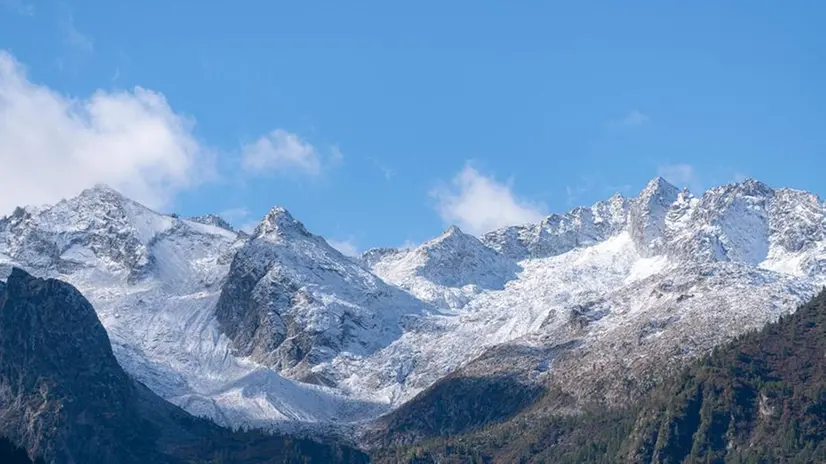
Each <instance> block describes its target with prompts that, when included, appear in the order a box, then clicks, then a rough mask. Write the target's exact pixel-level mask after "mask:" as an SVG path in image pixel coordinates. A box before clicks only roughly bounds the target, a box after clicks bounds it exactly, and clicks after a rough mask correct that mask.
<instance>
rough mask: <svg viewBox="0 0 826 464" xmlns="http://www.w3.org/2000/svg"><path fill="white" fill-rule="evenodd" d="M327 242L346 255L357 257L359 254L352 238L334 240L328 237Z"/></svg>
mask: <svg viewBox="0 0 826 464" xmlns="http://www.w3.org/2000/svg"><path fill="white" fill-rule="evenodd" d="M327 243H329V244H330V246H331V247H333V248H335V249H336V250H338V251H339V252H341V254H343V255H344V256H350V257H356V256H358V255H359V250H358V247H357V246H356V245H355V244H354V243H353V242H352V241H350V240H333V239H329V238H328V239H327Z"/></svg>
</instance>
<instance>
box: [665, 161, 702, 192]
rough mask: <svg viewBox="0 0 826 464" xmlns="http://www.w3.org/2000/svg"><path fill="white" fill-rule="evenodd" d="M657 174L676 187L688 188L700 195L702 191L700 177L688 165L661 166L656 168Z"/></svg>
mask: <svg viewBox="0 0 826 464" xmlns="http://www.w3.org/2000/svg"><path fill="white" fill-rule="evenodd" d="M657 173H658V175H660V176H662V178H664V179H665V180H667V181H669V182H671V183H672V184H674V185H676V186H677V187H688V188H689V190H691V191H692V192H694V193H701V192H703V190H704V188H703V183H702V182H701V180H700V176H699V175H698V174H697V171H696V169H694V166H692V165H690V164H686V163H679V164H666V165H661V166H659V167H658V168H657Z"/></svg>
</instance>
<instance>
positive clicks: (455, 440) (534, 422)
mask: <svg viewBox="0 0 826 464" xmlns="http://www.w3.org/2000/svg"><path fill="white" fill-rule="evenodd" d="M552 399H553V398H544V399H541V400H539V401H538V402H537V404H536V405H534V407H532V408H530V409H529V410H526V411H524V412H523V413H521V414H519V415H518V416H516V417H515V418H514V419H512V420H510V421H508V422H506V423H504V424H498V425H492V426H490V427H488V428H486V429H483V430H479V431H476V432H473V433H469V434H465V435H459V436H453V437H445V438H440V439H434V440H430V441H427V442H424V443H420V444H418V445H415V446H409V447H404V448H396V449H385V450H383V451H380V452H377V453H376V454H375V457H376V460H377V461H379V462H415V463H427V462H437V461H438V462H440V463H452V462H455V463H465V462H468V463H469V462H480V463H481V462H547V463H566V462H569V463H580V462H582V463H586V462H591V463H610V462H640V463H647V462H655V463H686V462H689V463H693V462H702V463H728V462H734V463H774V462H790V463H797V462H799V463H810V462H826V292H824V293H821V294H820V295H819V296H817V297H816V298H814V299H813V300H812V301H811V302H810V303H808V304H806V305H804V306H802V307H801V308H799V309H798V310H797V311H796V312H795V313H794V314H792V315H789V316H786V317H783V318H782V319H781V320H779V321H777V322H776V323H772V324H769V325H768V326H766V327H765V328H764V329H763V330H761V331H759V332H754V333H750V334H747V335H744V336H741V337H740V338H738V339H737V340H735V341H733V342H732V343H730V344H728V345H725V346H722V347H719V348H717V349H715V350H714V352H713V353H712V354H711V355H709V356H707V357H705V358H703V359H701V360H699V361H697V362H696V363H694V364H693V365H692V366H690V367H689V368H687V369H686V370H685V371H684V372H683V373H682V374H681V375H679V376H676V377H674V378H672V379H670V380H668V381H666V382H664V383H663V384H661V385H660V386H659V387H658V388H656V389H655V390H654V391H653V392H651V394H650V395H649V396H647V397H646V398H645V399H644V400H643V401H642V402H641V403H640V404H638V405H637V406H636V407H634V408H633V409H625V410H615V411H585V412H583V413H582V414H580V415H577V416H567V417H560V416H552V415H547V414H543V413H542V409H543V408H542V404H543V402H547V401H550V400H552Z"/></svg>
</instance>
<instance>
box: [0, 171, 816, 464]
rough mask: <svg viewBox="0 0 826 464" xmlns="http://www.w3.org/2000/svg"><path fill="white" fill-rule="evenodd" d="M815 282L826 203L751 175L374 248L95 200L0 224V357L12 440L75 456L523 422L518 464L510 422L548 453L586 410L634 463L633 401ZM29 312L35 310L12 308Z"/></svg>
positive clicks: (771, 316)
mask: <svg viewBox="0 0 826 464" xmlns="http://www.w3.org/2000/svg"><path fill="white" fill-rule="evenodd" d="M12 269H18V271H12ZM19 269H23V270H25V272H24V273H23V271H20V270H19ZM824 270H826V205H824V203H823V202H822V201H821V199H820V198H818V197H817V195H814V194H811V193H808V192H803V191H798V190H793V189H788V188H772V187H769V186H767V185H765V184H763V183H761V182H758V181H755V180H751V179H749V180H745V181H742V182H737V183H733V184H729V185H724V186H720V187H715V188H712V189H709V190H707V191H706V192H703V193H701V194H700V193H698V194H697V195H695V194H693V193H691V192H690V191H688V190H686V189H683V190H681V189H679V188H677V187H675V186H673V185H671V184H669V183H668V182H666V181H665V180H664V179H662V178H655V179H653V180H651V181H650V182H648V183H647V185H645V187H644V188H643V189H642V190H641V191H640V192H639V194H637V195H636V196H634V197H628V198H626V197H624V196H622V195H619V194H617V195H613V196H611V197H610V198H608V199H605V200H603V201H598V202H596V203H594V204H593V205H591V206H581V207H577V208H574V209H572V210H571V211H569V212H567V213H561V214H552V215H550V216H548V217H546V218H544V219H542V220H540V221H538V222H536V223H533V224H522V225H512V226H508V227H504V228H502V229H498V230H494V231H491V232H489V233H486V234H484V235H482V236H478V237H477V236H473V235H470V234H467V233H464V232H462V231H461V230H460V229H459V228H457V227H448V228H447V229H446V230H445V231H444V232H443V233H442V234H440V235H438V236H437V237H434V238H433V239H431V240H428V241H426V242H424V243H422V244H420V245H417V246H411V247H408V248H402V249H376V250H368V251H367V252H365V253H364V254H363V255H362V256H361V257H348V256H344V255H343V254H342V253H340V252H339V251H338V250H336V249H335V248H334V247H332V246H330V244H329V243H327V241H326V240H325V239H324V238H323V237H321V236H319V235H315V234H313V233H311V232H310V231H309V230H308V229H307V228H306V227H305V226H304V225H303V224H302V223H301V222H300V221H299V220H298V219H296V218H294V217H293V216H292V215H291V214H290V213H289V212H287V210H286V209H284V208H281V207H274V208H272V209H271V210H270V211H269V212H268V214H266V215H265V216H264V217H263V218H262V220H261V221H260V223H259V224H258V226H257V227H256V228H255V230H254V231H253V232H252V233H250V234H247V233H241V232H239V231H238V230H236V229H233V227H231V226H230V225H229V224H227V223H226V221H223V220H222V219H220V218H218V217H216V216H199V217H193V218H183V217H181V216H177V215H169V214H162V213H159V212H157V211H153V210H152V209H150V208H147V207H145V206H144V205H141V204H139V203H138V202H135V201H133V200H130V199H128V198H126V197H124V196H123V195H121V194H120V193H118V192H116V191H115V190H113V189H111V188H108V187H105V186H96V187H94V188H91V189H88V190H85V191H83V192H82V193H80V195H78V196H77V197H74V198H69V199H66V200H63V201H60V202H58V203H57V204H54V205H51V206H44V207H26V208H18V209H17V210H16V211H15V212H14V213H13V214H11V215H9V216H7V217H4V218H2V219H0V277H5V276H7V275H9V274H11V277H10V280H9V289H11V290H13V291H10V292H6V293H7V294H8V295H16V294H19V295H23V296H21V297H19V298H14V299H10V300H9V301H8V302H7V303H4V304H6V305H7V307H6V309H8V310H9V311H10V312H8V313H7V314H5V315H4V316H3V317H6V318H8V324H6V325H4V326H3V327H0V331H3V335H4V337H3V340H0V346H4V347H5V348H4V350H6V352H7V353H12V352H13V350H15V349H17V345H21V346H23V347H24V348H25V349H23V350H22V353H24V354H25V356H24V357H15V356H11V355H5V357H4V358H2V359H3V362H4V363H5V364H7V365H6V366H0V368H2V369H6V370H5V371H1V372H0V374H3V375H4V376H5V377H7V378H8V379H9V380H8V381H6V383H5V384H3V385H4V386H3V388H2V389H0V398H7V400H6V402H5V403H3V404H6V405H7V407H5V409H4V411H6V413H7V414H8V421H7V422H6V423H7V424H11V425H8V426H7V429H3V430H0V432H2V433H0V435H5V436H7V437H8V438H9V439H11V440H12V441H13V443H16V444H20V445H22V446H23V447H24V448H25V449H26V450H27V452H29V453H31V455H32V456H33V457H37V456H44V457H46V458H48V459H52V460H55V459H57V460H60V459H62V460H63V461H67V462H68V461H69V460H71V459H74V460H77V459H79V458H77V456H76V454H77V453H80V455H82V454H83V453H86V452H93V451H94V452H111V453H115V454H113V456H114V455H117V456H121V454H120V453H124V454H123V456H125V457H124V458H123V461H124V462H129V459H133V460H140V459H155V460H158V461H160V462H163V459H190V460H192V459H195V460H198V459H200V460H202V461H203V460H205V459H207V458H209V459H212V458H213V457H214V456H213V454H210V455H209V456H207V455H202V454H198V453H202V452H203V451H198V450H203V449H210V450H212V451H213V452H214V455H220V456H222V457H221V459H224V460H225V461H226V460H227V459H230V458H232V457H233V453H234V452H235V451H233V450H238V449H239V448H237V447H236V445H237V446H241V445H240V443H248V441H249V440H252V441H253V442H255V443H257V444H256V445H255V446H249V447H247V448H248V449H249V450H250V451H251V452H256V451H255V450H261V449H270V450H275V451H273V452H271V453H268V454H271V455H273V456H299V455H301V456H303V455H307V454H308V455H309V456H313V457H315V458H317V459H322V456H326V457H327V458H329V456H331V455H333V454H335V455H337V454H338V453H344V454H347V453H351V454H348V455H347V456H350V458H351V459H356V460H357V459H361V458H363V456H362V455H359V454H357V453H356V452H355V451H353V450H352V449H350V448H346V447H343V446H338V445H335V443H329V444H328V445H324V444H317V443H314V442H310V441H302V440H294V439H289V438H286V437H284V436H283V434H285V433H286V434H290V435H291V436H310V437H328V436H331V435H335V436H339V437H344V438H345V439H346V440H347V441H348V442H350V443H365V444H366V445H368V446H371V447H376V446H378V447H385V448H388V447H397V446H402V447H404V446H410V445H415V444H417V443H426V442H429V441H431V440H441V439H443V438H444V437H445V436H454V437H456V436H463V437H465V436H472V435H474V434H477V433H482V431H485V430H488V431H489V430H494V429H497V428H498V427H503V428H506V427H511V428H509V429H508V430H516V431H517V432H514V433H516V435H513V436H512V437H511V438H510V439H509V440H508V443H505V444H507V445H508V446H505V445H504V444H500V445H497V446H499V448H502V450H503V452H504V451H505V450H507V449H511V448H509V447H510V446H511V445H510V443H512V444H513V446H515V447H516V446H517V444H518V443H526V442H525V441H524V440H530V439H531V438H530V437H531V435H530V433H527V432H524V433H523V432H521V431H518V429H513V428H512V427H514V424H529V425H530V424H535V423H544V424H546V425H548V427H545V428H544V429H543V428H539V429H536V430H544V431H545V432H543V433H547V434H548V435H547V436H545V437H540V438H541V439H540V440H538V441H537V442H539V443H546V442H547V443H551V442H553V443H555V442H556V441H559V443H560V446H559V447H557V448H555V449H556V450H562V449H564V446H565V445H564V444H565V443H575V442H577V440H579V439H580V438H581V439H583V440H586V441H587V440H592V439H593V438H594V437H590V436H585V435H582V436H579V435H577V432H576V431H577V430H582V429H581V428H580V427H579V425H578V424H579V421H581V420H584V419H583V418H586V417H588V415H589V414H590V412H591V411H597V412H604V411H613V412H611V413H610V414H608V413H604V414H599V415H598V416H596V418H595V419H594V420H595V421H596V422H594V423H593V425H592V426H591V428H592V429H594V430H602V429H603V428H602V425H600V424H610V423H612V422H611V421H615V419H616V421H618V423H621V424H626V426H627V429H617V428H611V427H615V426H613V425H612V426H610V427H609V428H606V429H604V430H606V434H604V435H598V436H599V437H606V436H608V437H611V436H614V435H616V436H623V437H624V438H623V440H622V442H621V443H619V442H617V441H616V440H612V441H610V443H608V444H606V445H605V447H603V448H604V449H609V448H610V449H612V450H614V451H616V452H620V451H622V452H623V453H625V454H623V456H631V455H630V454H628V453H630V451H628V449H630V448H629V447H630V446H631V445H629V444H628V443H626V438H627V437H626V436H627V435H629V434H631V431H632V430H633V431H635V432H634V433H635V436H641V437H642V436H644V434H642V433H641V432H640V431H639V430H637V429H635V427H636V423H637V416H636V415H634V416H633V418H632V416H631V415H628V414H626V413H625V412H623V411H627V410H630V408H634V407H637V406H638V405H640V404H643V403H644V402H645V401H648V400H646V398H649V395H650V392H651V391H656V390H657V389H659V388H661V386H662V385H664V384H666V383H667V382H668V381H669V380H668V379H671V378H674V376H675V375H677V374H678V373H679V372H682V369H683V368H684V367H685V366H686V365H689V364H691V363H692V362H694V361H695V360H696V359H698V358H700V357H702V356H705V355H707V354H709V353H710V352H711V351H712V350H713V349H714V347H716V346H720V345H723V344H726V343H728V342H730V341H731V340H733V339H735V338H737V337H738V336H741V335H742V334H744V333H747V332H749V331H754V330H757V329H760V328H762V327H764V325H765V324H766V323H768V322H771V321H776V320H777V319H778V318H780V317H781V316H784V315H787V314H789V313H790V312H791V311H793V310H794V308H796V307H797V306H799V305H800V304H802V303H804V302H806V301H808V300H810V299H811V298H812V297H813V296H814V295H816V294H817V292H818V291H819V289H820V288H822V287H823V285H824V284H826V273H825V272H824ZM23 274H26V275H29V274H30V276H29V277H27V278H26V279H24V278H23ZM31 276H34V277H31ZM27 279H34V280H32V282H40V283H31V285H30V284H29V283H26V282H29V280H27ZM56 281H62V282H65V283H66V284H64V285H70V286H71V288H72V289H77V290H78V291H79V292H81V293H82V294H83V295H84V297H85V298H83V299H82V301H83V303H82V304H81V303H77V302H76V301H75V300H78V301H81V299H80V298H79V297H77V296H74V297H70V296H69V295H73V294H74V295H76V294H77V291H75V290H72V291H69V290H67V289H65V288H64V287H61V285H59V284H56V283H48V282H56ZM43 282H47V283H43ZM20 289H28V290H26V292H22V293H21V291H22V290H20ZM15 292H17V293H15ZM52 292H54V294H53V293H52ZM50 295H51V296H50ZM54 295H57V296H59V298H57V299H56V298H53V296H54ZM86 299H88V301H86ZM24 307H25V308H35V309H38V310H39V311H40V312H38V311H34V310H33V309H32V310H31V311H28V310H27V311H18V310H15V311H11V309H13V308H24ZM80 307H82V308H85V309H83V310H82V312H78V313H77V314H74V313H72V314H73V316H72V317H74V318H76V319H71V318H69V316H66V315H57V316H53V315H52V312H55V311H57V312H59V311H58V309H59V308H80ZM49 308H51V309H49ZM92 308H94V310H92ZM47 309H48V311H47ZM43 311H46V312H45V313H43ZM77 318H79V319H77ZM101 326H102V327H101ZM41 327H48V328H49V330H48V331H45V332H44V331H42V330H35V329H37V328H41ZM87 327H93V328H92V329H89V330H86V329H84V328H87ZM94 327H97V328H94ZM104 336H105V337H108V340H107V339H104ZM48 347H54V348H61V349H62V351H60V352H55V353H51V352H48V351H46V350H47V348H48ZM26 350H29V351H26ZM68 353H71V354H68ZM90 359H95V360H98V359H100V360H103V361H100V362H97V361H95V363H91V362H90V361H89V360H90ZM55 366H57V367H55ZM84 366H85V367H84ZM77 369H80V370H77ZM41 371H42V372H41ZM35 375H36V377H34V376H35ZM38 379H41V380H38ZM56 379H57V380H56ZM0 380H2V379H0ZM99 380H101V381H99ZM67 382H68V383H67ZM58 387H60V388H58ZM43 392H45V393H43ZM44 394H45V395H46V396H45V400H44V399H43V398H44V396H43V395H44ZM767 395H768V393H767ZM161 398H162V399H161ZM690 398H696V397H690ZM706 398H710V397H709V396H703V397H702V398H701V399H702V401H703V402H702V404H703V405H705V404H706V403H707V401H710V400H707V399H706ZM767 398H771V396H767ZM698 401H699V400H698ZM767 401H768V400H767ZM691 404H694V403H691ZM766 404H770V401H769V402H767V403H766ZM173 405H174V406H173ZM177 407H180V408H182V409H183V410H185V411H187V412H188V413H190V414H192V415H193V416H197V417H203V418H206V419H209V420H210V421H211V422H205V421H199V420H196V419H193V418H192V416H188V415H186V414H184V413H183V412H181V411H180V410H179V409H177ZM686 407H687V408H688V409H689V410H692V409H691V407H693V406H690V407H689V406H686ZM703 407H707V406H703ZM44 408H45V409H44ZM764 409H765V408H764ZM766 410H768V409H766ZM649 416H651V417H655V415H653V413H652V412H649ZM67 417H68V418H77V417H79V418H80V419H78V421H74V422H72V421H70V420H69V419H66V418H67ZM607 417H611V418H612V419H611V421H609V422H600V421H605V420H606V418H607ZM656 417H659V416H656ZM691 417H693V416H691ZM623 418H625V419H623ZM652 420H654V419H652ZM663 420H665V419H663ZM537 421H539V422H537ZM543 421H544V422H543ZM213 423H214V424H218V425H220V426H226V427H228V428H233V429H246V430H253V429H263V430H265V431H266V432H268V433H276V434H281V435H278V436H276V437H275V438H274V439H272V440H270V439H269V438H267V437H266V436H261V435H256V434H255V433H253V432H250V433H249V434H242V435H229V436H228V435H225V431H222V430H223V429H218V428H216V427H215V426H214V425H212V424H213ZM15 424H17V425H20V424H25V426H24V427H16V425H15ZM61 424H62V425H61ZM78 424H80V425H82V426H80V425H78ZM112 424H116V425H117V426H118V427H120V430H121V431H122V433H109V432H107V431H108V430H110V429H111V428H112V426H113V425H112ZM182 424H188V425H182ZM193 424H195V425H193ZM198 424H200V425H198ZM497 424H498V425H497ZM0 427H1V426H0ZM685 428H686V427H685V426H683V425H680V426H677V427H676V429H678V430H685ZM526 430H534V428H533V427H529V428H528V429H526ZM640 430H641V429H640ZM658 430H659V429H658ZM166 431H177V432H174V433H166ZM666 435H668V434H662V433H659V432H658V433H657V436H656V439H654V437H653V436H650V435H649V436H648V438H645V440H643V442H641V443H645V442H648V441H651V442H653V443H654V444H655V445H656V444H657V443H672V442H668V441H667V440H666V438H664V437H666ZM170 436H173V437H177V438H176V439H175V440H174V441H171V442H170V441H168V440H167V438H168V437H170ZM85 437H93V438H90V439H85ZM554 437H556V438H554ZM577 437H579V438H577ZM692 437H693V435H692ZM557 438H559V440H557ZM600 439H603V438H600ZM245 440H246V441H245ZM259 440H260V441H259ZM646 440H647V441H646ZM686 440H687V439H686ZM75 441H77V442H78V443H80V444H74V443H75ZM204 443H208V444H207V445H205V444H204ZM233 443H234V444H235V445H233ZM680 443H681V442H680ZM727 443H732V445H731V446H732V447H733V448H732V449H736V447H735V445H736V444H737V443H739V442H737V441H736V440H734V441H729V442H727ZM609 445H610V446H609ZM619 445H622V447H620V446H619ZM49 446H53V447H54V448H53V449H52V448H49ZM543 446H544V445H540V446H538V447H536V446H534V448H536V450H537V453H539V452H540V451H541V452H544V451H542V450H543V449H544V448H543ZM594 446H596V450H597V451H598V450H599V449H600V448H599V446H597V445H594ZM652 446H653V445H652ZM674 446H676V445H674ZM674 446H672V445H668V446H665V445H663V447H662V448H652V449H655V450H656V449H662V450H672V449H673V448H674ZM692 446H693V445H692ZM715 446H716V445H715ZM87 448H88V449H87ZM66 449H69V450H72V453H75V454H72V455H71V456H60V457H57V456H58V453H60V452H62V451H61V450H66ZM371 449H372V448H371ZM479 449H480V450H484V449H486V448H485V447H482V448H479ZM514 449H516V448H514ZM519 449H520V452H521V451H524V449H522V448H519ZM577 449H579V450H580V451H581V450H583V449H588V448H587V447H585V448H577ZM640 449H643V450H644V449H645V447H644V446H642V445H641V448H640ZM715 449H716V448H715ZM727 449H729V448H727ZM183 450H186V453H195V454H180V453H182V452H184V451H183ZM279 450H280V451H279ZM664 452H665V451H662V452H660V454H656V455H655V454H654V451H652V454H651V459H655V458H656V459H660V457H659V456H665V454H662V453H664ZM669 452H670V451H669ZM691 452H693V451H691ZM699 452H700V451H698V453H699ZM709 452H711V451H709ZM714 452H717V451H714ZM732 452H733V451H732ZM129 453H132V455H130V454H129ZM134 453H141V454H139V455H135V454H134ZM226 453H229V456H227V454H226ZM325 453H326V454H325ZM331 453H332V454H331ZM609 454H610V453H609ZM539 455H540V454H537V456H539ZM147 456H148V457H147ZM193 456H195V457H194V458H193ZM496 456H497V458H498V456H499V454H497V455H496ZM640 456H643V457H644V456H645V455H644V454H641V455H640ZM236 457H237V456H236ZM511 457H512V456H511ZM501 460H503V461H505V462H507V461H508V459H507V456H506V457H505V458H503V459H501ZM239 462H243V461H239Z"/></svg>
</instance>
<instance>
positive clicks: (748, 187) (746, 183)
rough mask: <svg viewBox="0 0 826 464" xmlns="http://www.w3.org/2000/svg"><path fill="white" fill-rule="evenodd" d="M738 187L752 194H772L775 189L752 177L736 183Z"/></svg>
mask: <svg viewBox="0 0 826 464" xmlns="http://www.w3.org/2000/svg"><path fill="white" fill-rule="evenodd" d="M735 185H736V186H737V188H738V189H740V190H742V191H744V192H745V193H748V194H750V195H771V194H772V193H774V189H773V188H771V187H769V186H768V185H767V184H765V183H763V182H761V181H759V180H756V179H753V178H751V177H749V178H747V179H745V180H743V181H741V182H738V183H737V184H735Z"/></svg>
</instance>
